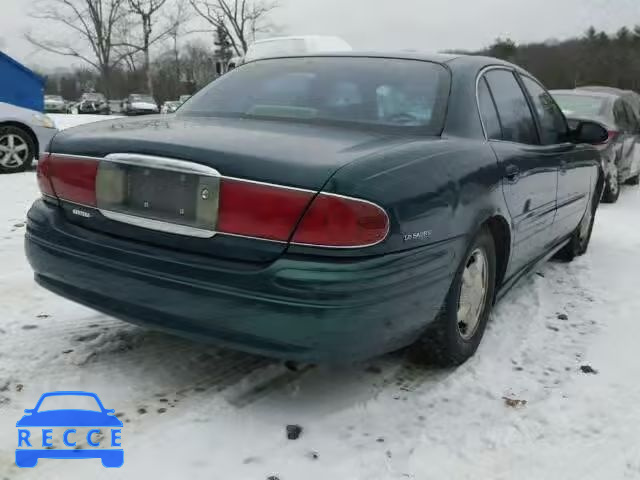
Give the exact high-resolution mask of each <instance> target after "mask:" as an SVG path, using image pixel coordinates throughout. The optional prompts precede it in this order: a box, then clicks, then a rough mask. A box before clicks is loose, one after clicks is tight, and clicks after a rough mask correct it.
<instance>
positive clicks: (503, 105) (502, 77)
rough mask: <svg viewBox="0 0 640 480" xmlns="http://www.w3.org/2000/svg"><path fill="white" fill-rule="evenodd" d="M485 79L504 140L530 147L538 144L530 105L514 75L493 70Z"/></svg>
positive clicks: (504, 71) (506, 71) (505, 71)
mask: <svg viewBox="0 0 640 480" xmlns="http://www.w3.org/2000/svg"><path fill="white" fill-rule="evenodd" d="M485 77H486V79H487V83H488V84H489V88H490V89H491V93H492V94H493V98H494V100H495V102H496V107H497V109H498V115H499V116H500V123H501V124H502V139H503V140H505V141H508V142H516V143H524V144H528V145H536V144H538V143H539V142H538V132H537V131H536V126H535V123H534V121H533V116H532V115H531V110H530V109H529V104H528V103H527V99H526V97H525V96H524V92H523V91H522V89H521V88H520V85H519V84H518V82H517V81H516V77H515V76H514V74H513V73H512V72H510V71H508V70H491V71H489V72H487V73H486V74H485Z"/></svg>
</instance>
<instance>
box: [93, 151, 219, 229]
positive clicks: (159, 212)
mask: <svg viewBox="0 0 640 480" xmlns="http://www.w3.org/2000/svg"><path fill="white" fill-rule="evenodd" d="M219 191H220V174H219V173H218V172H217V171H216V170H214V169H212V168H209V167H206V166H203V165H199V164H195V163H191V162H186V161H182V160H173V159H165V158H161V157H151V156H146V155H135V154H112V155H109V156H107V157H106V158H105V159H104V160H101V161H100V165H99V167H98V174H97V177H96V200H97V206H98V209H99V210H100V212H101V213H102V214H103V215H104V216H105V217H107V218H109V219H111V220H116V221H120V222H124V223H129V224H132V225H136V226H138V227H142V228H148V229H152V230H159V231H164V232H169V233H175V234H179V235H189V236H195V237H201V238H208V237H213V236H214V235H215V233H216V224H217V219H218V197H219Z"/></svg>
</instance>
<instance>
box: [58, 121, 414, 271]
mask: <svg viewBox="0 0 640 480" xmlns="http://www.w3.org/2000/svg"><path fill="white" fill-rule="evenodd" d="M407 141H408V140H407V139H406V138H403V137H397V136H389V135H382V134H379V133H374V132H371V131H368V132H363V131H359V130H348V129H335V128H330V127H318V126H311V125H301V124H298V125H296V124H289V123H283V122H271V121H256V120H251V121H249V120H240V119H219V118H217V119H213V118H206V119H205V118H180V117H172V118H162V117H153V118H147V119H143V120H137V119H136V120H116V121H107V122H99V123H96V124H93V125H87V126H83V127H79V128H75V129H71V130H68V131H64V132H62V133H61V134H59V135H58V136H57V137H56V139H55V141H54V143H53V144H52V152H53V155H54V156H56V164H54V166H53V169H54V171H53V172H52V173H51V175H52V178H53V181H52V183H53V191H54V192H53V193H54V195H56V196H58V197H60V198H67V200H68V199H70V198H71V199H72V201H63V202H61V204H62V206H63V208H64V209H65V213H66V215H67V218H68V220H69V221H71V222H73V223H76V224H79V225H82V226H84V227H86V228H91V229H94V230H99V231H103V232H106V233H108V234H110V235H116V236H120V237H126V238H131V239H133V240H137V241H143V242H148V243H151V244H154V245H160V246H166V247H168V248H172V249H180V250H186V251H190V252H194V253H200V254H204V255H211V256H217V257H223V258H230V259H237V260H244V261H249V262H270V261H272V260H274V259H275V258H277V257H278V256H279V255H280V254H281V253H282V252H283V251H284V250H285V249H286V247H287V244H288V241H289V239H290V236H291V235H292V234H293V230H294V229H295V226H296V225H297V223H298V222H299V220H300V219H301V217H302V215H303V214H304V212H305V211H306V209H307V208H308V206H309V204H310V202H311V201H312V200H313V198H314V196H315V194H316V193H317V192H319V191H320V190H321V189H322V187H323V185H324V184H325V183H326V182H327V181H328V180H329V178H330V177H331V176H332V175H333V173H335V172H336V171H337V170H338V169H339V168H341V167H342V166H344V165H346V164H348V163H350V162H352V161H354V160H358V159H362V158H366V157H367V156H369V155H372V154H374V153H375V154H379V153H380V151H381V150H384V149H386V148H391V147H393V146H394V145H398V144H400V143H405V142H407ZM56 170H57V171H56ZM90 178H93V182H94V183H93V184H91V185H88V186H87V185H85V187H86V188H85V189H84V190H82V188H83V182H85V181H86V180H87V179H90ZM275 186H277V187H275ZM281 187H285V188H281ZM221 202H222V204H224V205H227V207H225V208H220V207H221ZM229 205H233V208H230V207H228V206H229ZM221 228H223V229H224V228H226V229H227V231H229V232H234V233H232V234H217V232H218V231H219V230H220V229H221ZM256 232H257V233H256ZM247 233H250V234H247Z"/></svg>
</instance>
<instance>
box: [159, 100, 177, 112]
mask: <svg viewBox="0 0 640 480" xmlns="http://www.w3.org/2000/svg"><path fill="white" fill-rule="evenodd" d="M180 105H182V103H181V102H177V101H172V102H171V101H170V102H164V103H163V104H162V107H161V108H160V113H165V114H166V113H174V112H175V111H176V110H177V109H178V107H180Z"/></svg>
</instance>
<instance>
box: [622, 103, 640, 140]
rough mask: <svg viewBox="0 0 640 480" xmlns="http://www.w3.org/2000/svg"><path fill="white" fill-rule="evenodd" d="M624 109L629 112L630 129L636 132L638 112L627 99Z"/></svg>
mask: <svg viewBox="0 0 640 480" xmlns="http://www.w3.org/2000/svg"><path fill="white" fill-rule="evenodd" d="M624 109H625V110H626V112H627V119H628V121H629V131H631V132H633V133H636V132H637V131H638V117H636V114H635V113H634V112H633V107H632V106H631V105H630V104H628V103H627V102H626V101H625V102H624Z"/></svg>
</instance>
